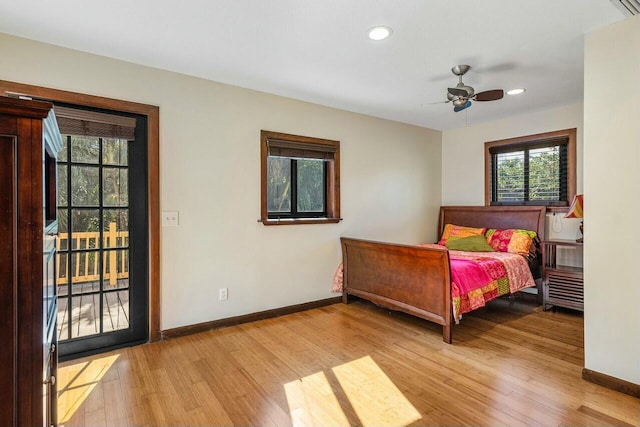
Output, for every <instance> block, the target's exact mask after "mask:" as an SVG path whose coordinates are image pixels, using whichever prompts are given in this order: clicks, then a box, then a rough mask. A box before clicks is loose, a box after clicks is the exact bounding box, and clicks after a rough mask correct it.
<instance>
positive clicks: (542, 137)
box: [484, 128, 577, 210]
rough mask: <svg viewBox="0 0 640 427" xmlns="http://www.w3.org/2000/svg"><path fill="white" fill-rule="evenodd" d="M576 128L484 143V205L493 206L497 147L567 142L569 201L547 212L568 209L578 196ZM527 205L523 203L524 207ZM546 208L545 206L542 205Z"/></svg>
mask: <svg viewBox="0 0 640 427" xmlns="http://www.w3.org/2000/svg"><path fill="white" fill-rule="evenodd" d="M576 137H577V130H576V128H572V129H563V130H557V131H553V132H545V133H538V134H535V135H525V136H518V137H515V138H509V139H501V140H496V141H488V142H485V143H484V204H485V206H491V153H490V150H491V149H492V148H495V147H501V148H509V147H514V148H515V147H522V146H536V145H540V144H541V143H543V142H547V143H548V142H553V141H556V140H557V141H558V142H560V141H563V142H564V141H567V199H568V200H567V201H566V205H565V206H558V205H552V204H549V205H547V210H554V209H566V208H567V207H568V206H569V203H570V202H571V200H573V197H574V196H575V194H576V182H577V180H576V168H577V165H576ZM524 205H525V204H524V203H523V206H524ZM542 205H543V206H544V204H542Z"/></svg>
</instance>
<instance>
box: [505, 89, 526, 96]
mask: <svg viewBox="0 0 640 427" xmlns="http://www.w3.org/2000/svg"><path fill="white" fill-rule="evenodd" d="M525 90H526V89H511V90H509V91H507V95H520V94H521V93H524V91H525Z"/></svg>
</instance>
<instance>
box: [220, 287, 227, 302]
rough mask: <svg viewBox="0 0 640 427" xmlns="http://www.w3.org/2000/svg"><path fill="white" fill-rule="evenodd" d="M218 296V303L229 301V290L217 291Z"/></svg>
mask: <svg viewBox="0 0 640 427" xmlns="http://www.w3.org/2000/svg"><path fill="white" fill-rule="evenodd" d="M218 296H219V297H220V301H226V300H228V299H229V289H228V288H220V290H219V291H218Z"/></svg>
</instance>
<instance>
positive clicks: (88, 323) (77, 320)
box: [71, 295, 100, 338]
mask: <svg viewBox="0 0 640 427" xmlns="http://www.w3.org/2000/svg"><path fill="white" fill-rule="evenodd" d="M99 332H100V295H81V296H79V297H73V299H72V302H71V338H77V337H85V336H87V335H94V334H97V333H99Z"/></svg>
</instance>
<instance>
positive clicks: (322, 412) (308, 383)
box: [284, 372, 350, 427]
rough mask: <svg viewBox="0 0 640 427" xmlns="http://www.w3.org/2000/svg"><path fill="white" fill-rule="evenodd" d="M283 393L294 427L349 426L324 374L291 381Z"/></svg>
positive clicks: (319, 373) (285, 386)
mask: <svg viewBox="0 0 640 427" xmlns="http://www.w3.org/2000/svg"><path fill="white" fill-rule="evenodd" d="M284 391H285V393H286V395H287V403H288V404H289V412H290V414H291V423H292V425H293V426H294V427H302V426H317V425H326V426H329V425H331V426H348V425H350V424H349V421H348V420H347V417H346V416H345V415H344V412H343V411H342V408H341V407H340V403H339V402H338V399H337V398H336V396H335V394H334V392H333V389H332V388H331V385H330V384H329V381H328V380H327V377H326V375H325V374H324V372H318V373H315V374H313V375H309V376H306V377H304V378H301V379H299V380H295V381H291V382H289V383H287V384H285V385H284Z"/></svg>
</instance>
